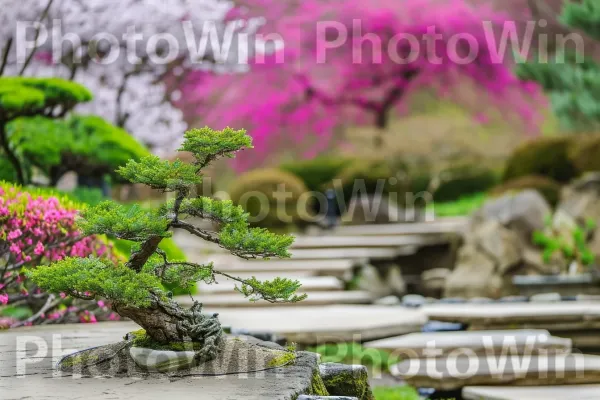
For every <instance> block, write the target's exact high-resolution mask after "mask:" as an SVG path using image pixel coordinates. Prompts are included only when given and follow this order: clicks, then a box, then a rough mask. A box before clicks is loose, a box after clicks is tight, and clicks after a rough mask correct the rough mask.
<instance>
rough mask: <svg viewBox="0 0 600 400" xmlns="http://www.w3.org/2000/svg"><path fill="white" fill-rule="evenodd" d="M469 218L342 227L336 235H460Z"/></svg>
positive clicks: (336, 231) (337, 230)
mask: <svg viewBox="0 0 600 400" xmlns="http://www.w3.org/2000/svg"><path fill="white" fill-rule="evenodd" d="M467 222H468V218H463V217H459V218H438V219H436V221H435V222H415V223H398V224H370V225H349V226H340V227H339V228H337V229H336V230H335V231H333V233H334V234H335V235H342V236H352V235H362V236H382V235H441V234H445V233H459V232H461V231H462V230H463V229H465V228H466V226H467Z"/></svg>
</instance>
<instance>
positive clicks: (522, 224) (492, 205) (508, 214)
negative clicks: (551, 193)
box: [471, 190, 552, 243]
mask: <svg viewBox="0 0 600 400" xmlns="http://www.w3.org/2000/svg"><path fill="white" fill-rule="evenodd" d="M551 213H552V209H551V208H550V206H549V205H548V203H547V202H546V200H545V199H544V198H543V197H542V195H540V194H539V193H538V192H537V191H535V190H524V191H522V192H520V193H517V194H507V195H504V196H502V197H499V198H497V199H494V200H491V201H488V202H486V203H485V204H484V206H483V207H482V208H481V209H480V210H479V211H477V212H476V213H475V215H474V217H473V219H472V221H471V223H472V224H473V223H475V224H477V223H479V222H480V221H486V220H497V221H498V222H500V223H501V224H502V225H503V226H505V227H506V228H508V229H510V230H512V231H515V232H517V233H518V234H519V235H520V236H521V238H522V239H523V240H524V242H525V243H530V242H531V239H532V234H533V232H535V231H536V230H540V229H543V228H544V222H545V218H546V217H547V216H548V215H551Z"/></svg>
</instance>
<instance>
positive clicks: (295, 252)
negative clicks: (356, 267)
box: [290, 245, 418, 260]
mask: <svg viewBox="0 0 600 400" xmlns="http://www.w3.org/2000/svg"><path fill="white" fill-rule="evenodd" d="M417 250H418V246H414V245H411V246H404V247H400V248H397V249H394V248H369V247H351V248H348V249H343V248H342V249H336V248H334V249H292V250H290V254H291V255H292V259H293V260H321V259H326V260H330V259H338V258H356V259H361V260H382V259H384V260H385V259H394V258H396V257H399V256H408V255H412V254H415V253H416V252H417Z"/></svg>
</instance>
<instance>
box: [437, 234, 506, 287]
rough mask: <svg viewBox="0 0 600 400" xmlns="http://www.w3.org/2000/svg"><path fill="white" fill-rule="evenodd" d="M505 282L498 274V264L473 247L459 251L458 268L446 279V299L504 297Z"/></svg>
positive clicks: (467, 246) (466, 247) (465, 247)
mask: <svg viewBox="0 0 600 400" xmlns="http://www.w3.org/2000/svg"><path fill="white" fill-rule="evenodd" d="M502 284H503V280H502V277H501V276H499V275H498V274H497V273H496V264H494V261H493V260H491V259H490V258H488V257H487V256H486V255H485V254H484V253H482V252H480V251H477V248H476V247H475V246H473V245H465V246H463V247H462V248H461V249H460V250H459V251H458V263H457V265H456V268H455V269H454V271H452V273H451V274H450V275H449V276H448V278H447V279H446V288H445V290H444V297H492V298H497V297H500V296H502V295H503V294H504V293H503V288H502Z"/></svg>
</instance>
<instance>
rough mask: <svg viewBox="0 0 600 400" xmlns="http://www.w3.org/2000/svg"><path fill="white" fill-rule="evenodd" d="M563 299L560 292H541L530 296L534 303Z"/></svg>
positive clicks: (557, 301)
mask: <svg viewBox="0 0 600 400" xmlns="http://www.w3.org/2000/svg"><path fill="white" fill-rule="evenodd" d="M561 300H562V297H561V295H560V293H541V294H536V295H533V296H531V297H530V298H529V301H530V302H532V303H559V302H560V301H561Z"/></svg>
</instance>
